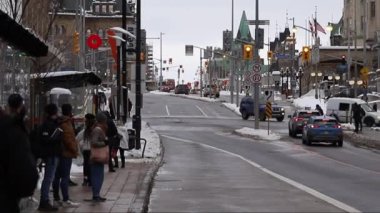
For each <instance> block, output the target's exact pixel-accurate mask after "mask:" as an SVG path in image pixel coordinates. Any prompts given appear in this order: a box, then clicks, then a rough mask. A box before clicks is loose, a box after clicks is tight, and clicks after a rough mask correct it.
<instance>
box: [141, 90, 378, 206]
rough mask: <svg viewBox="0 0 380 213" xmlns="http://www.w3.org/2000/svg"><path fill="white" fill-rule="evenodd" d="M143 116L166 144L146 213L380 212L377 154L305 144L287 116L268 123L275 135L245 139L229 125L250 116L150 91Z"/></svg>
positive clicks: (241, 124)
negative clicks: (275, 138)
mask: <svg viewBox="0 0 380 213" xmlns="http://www.w3.org/2000/svg"><path fill="white" fill-rule="evenodd" d="M289 111H290V108H289ZM142 115H143V119H144V120H146V121H148V122H149V123H150V124H151V126H152V127H153V128H154V129H156V130H157V131H158V133H159V134H160V135H161V138H162V142H163V145H164V149H165V153H164V164H163V166H162V167H161V168H160V170H159V172H158V174H157V177H156V178H155V183H154V186H153V189H152V194H151V197H150V205H149V211H151V212H184V211H192V212H205V211H207V212H242V211H272V212H284V211H287V212H289V211H290V212H305V211H309V212H336V211H357V210H358V211H365V212H380V203H379V202H378V198H379V197H380V166H379V165H380V155H379V153H376V152H373V151H370V150H366V149H361V148H356V147H353V146H351V145H350V144H349V143H344V146H343V148H337V147H332V146H330V145H314V146H311V147H308V146H304V145H302V143H301V139H300V138H290V137H288V130H287V119H286V120H284V121H283V122H277V121H275V120H273V121H271V122H270V126H271V128H272V131H275V132H277V133H279V134H280V135H281V139H280V140H278V141H265V140H253V139H248V138H243V137H240V136H237V135H235V134H233V130H235V129H239V128H242V127H252V128H253V126H254V122H253V120H248V121H244V120H242V119H241V118H240V117H238V116H237V115H236V114H234V113H233V112H231V111H230V110H228V109H226V108H225V107H223V106H221V104H220V103H209V102H202V101H197V100H191V99H184V98H180V97H171V96H161V95H153V94H147V95H145V96H144V108H143V112H142ZM266 126H267V123H266V122H260V127H262V128H266Z"/></svg>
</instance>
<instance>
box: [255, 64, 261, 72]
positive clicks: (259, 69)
mask: <svg viewBox="0 0 380 213" xmlns="http://www.w3.org/2000/svg"><path fill="white" fill-rule="evenodd" d="M260 71H261V64H254V65H253V72H260Z"/></svg>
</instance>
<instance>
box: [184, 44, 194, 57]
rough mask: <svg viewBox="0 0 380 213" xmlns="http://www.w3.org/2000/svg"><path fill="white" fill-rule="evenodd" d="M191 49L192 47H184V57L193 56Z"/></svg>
mask: <svg viewBox="0 0 380 213" xmlns="http://www.w3.org/2000/svg"><path fill="white" fill-rule="evenodd" d="M193 49H194V46H193V45H186V46H185V55H186V56H193Z"/></svg>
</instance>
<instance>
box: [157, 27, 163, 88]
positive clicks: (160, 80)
mask: <svg viewBox="0 0 380 213" xmlns="http://www.w3.org/2000/svg"><path fill="white" fill-rule="evenodd" d="M162 34H163V33H162V32H160V77H159V78H160V79H159V80H158V81H159V89H161V86H162V80H163V79H162Z"/></svg>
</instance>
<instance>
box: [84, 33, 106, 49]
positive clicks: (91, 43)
mask: <svg viewBox="0 0 380 213" xmlns="http://www.w3.org/2000/svg"><path fill="white" fill-rule="evenodd" d="M101 45H102V39H101V38H100V37H99V36H98V35H97V34H91V35H90V36H89V37H88V38H87V46H88V47H89V48H91V49H98V48H99V47H100V46H101Z"/></svg>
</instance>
